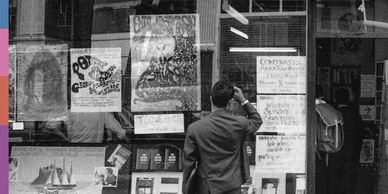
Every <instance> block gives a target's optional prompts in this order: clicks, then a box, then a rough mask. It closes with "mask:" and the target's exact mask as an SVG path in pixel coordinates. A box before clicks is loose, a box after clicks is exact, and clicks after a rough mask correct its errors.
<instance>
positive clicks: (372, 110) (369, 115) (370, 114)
mask: <svg viewBox="0 0 388 194" xmlns="http://www.w3.org/2000/svg"><path fill="white" fill-rule="evenodd" d="M360 115H361V117H362V120H363V121H374V120H376V106H374V105H360Z"/></svg>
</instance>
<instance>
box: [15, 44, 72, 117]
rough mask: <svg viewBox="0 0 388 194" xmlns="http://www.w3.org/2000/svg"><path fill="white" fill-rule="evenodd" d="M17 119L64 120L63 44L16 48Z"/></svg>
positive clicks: (65, 48) (64, 59) (65, 58)
mask: <svg viewBox="0 0 388 194" xmlns="http://www.w3.org/2000/svg"><path fill="white" fill-rule="evenodd" d="M16 55H17V66H16V70H17V118H16V119H17V120H18V121H50V120H64V118H63V117H64V116H66V115H65V114H66V110H67V85H66V84H67V67H68V59H67V57H68V54H67V45H65V44H64V45H39V46H37V45H32V46H27V45H20V46H17V54H16Z"/></svg>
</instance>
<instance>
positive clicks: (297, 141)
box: [256, 135, 306, 173]
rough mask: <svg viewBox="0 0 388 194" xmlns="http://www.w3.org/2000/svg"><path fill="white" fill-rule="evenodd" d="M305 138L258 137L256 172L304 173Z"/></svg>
mask: <svg viewBox="0 0 388 194" xmlns="http://www.w3.org/2000/svg"><path fill="white" fill-rule="evenodd" d="M305 153H306V137H305V136H269V135H268V136H265V135H258V136H256V171H260V172H268V173H271V172H281V173H286V172H287V173H304V172H305V162H306V154H305Z"/></svg>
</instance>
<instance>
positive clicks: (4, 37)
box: [0, 29, 9, 76]
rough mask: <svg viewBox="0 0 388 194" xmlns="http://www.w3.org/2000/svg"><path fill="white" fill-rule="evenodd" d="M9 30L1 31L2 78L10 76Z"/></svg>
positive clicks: (0, 74)
mask: <svg viewBox="0 0 388 194" xmlns="http://www.w3.org/2000/svg"><path fill="white" fill-rule="evenodd" d="M8 68H9V65H8V29H0V76H8Z"/></svg>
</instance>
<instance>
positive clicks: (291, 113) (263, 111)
mask: <svg viewBox="0 0 388 194" xmlns="http://www.w3.org/2000/svg"><path fill="white" fill-rule="evenodd" d="M257 111H258V112H259V113H260V115H261V117H262V118H263V125H262V126H261V127H260V132H277V133H292V134H293V133H300V134H305V133H306V96H305V95H258V96H257Z"/></svg>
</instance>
